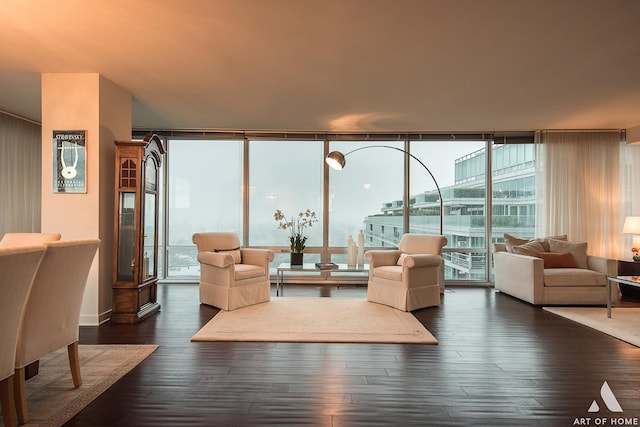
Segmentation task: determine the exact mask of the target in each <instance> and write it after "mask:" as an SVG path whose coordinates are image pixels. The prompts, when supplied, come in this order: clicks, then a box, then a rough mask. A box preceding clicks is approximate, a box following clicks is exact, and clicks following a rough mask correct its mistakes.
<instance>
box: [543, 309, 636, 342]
mask: <svg viewBox="0 0 640 427" xmlns="http://www.w3.org/2000/svg"><path fill="white" fill-rule="evenodd" d="M544 309H545V310H547V311H548V312H550V313H554V314H557V315H558V316H562V317H565V318H567V319H569V320H573V321H574V322H578V323H581V324H583V325H585V326H589V327H590V328H593V329H596V330H598V331H600V332H604V333H605V334H607V335H611V336H612V337H615V338H618V339H619V340H622V341H625V342H628V343H629V344H633V345H635V346H636V347H640V308H631V307H628V308H625V307H620V308H613V309H612V310H611V318H610V319H609V318H607V309H606V308H605V307H544Z"/></svg>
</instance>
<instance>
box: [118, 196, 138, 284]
mask: <svg viewBox="0 0 640 427" xmlns="http://www.w3.org/2000/svg"><path fill="white" fill-rule="evenodd" d="M135 202H136V193H120V212H119V220H118V227H119V230H118V257H117V259H118V278H117V280H118V281H119V282H131V281H133V271H134V267H135V253H136V226H135V217H136V214H135Z"/></svg>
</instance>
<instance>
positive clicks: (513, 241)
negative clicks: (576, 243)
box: [504, 233, 567, 252]
mask: <svg viewBox="0 0 640 427" xmlns="http://www.w3.org/2000/svg"><path fill="white" fill-rule="evenodd" d="M551 239H554V240H567V235H566V234H559V235H557V236H545V237H543V238H540V239H526V238H524V237H517V236H513V235H511V234H508V233H504V244H505V247H506V248H507V252H513V247H514V246H520V245H524V244H526V243H529V242H532V241H534V240H537V241H538V242H541V243H542V246H543V247H544V252H549V242H548V241H549V240H551Z"/></svg>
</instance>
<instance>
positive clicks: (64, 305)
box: [14, 239, 100, 424]
mask: <svg viewBox="0 0 640 427" xmlns="http://www.w3.org/2000/svg"><path fill="white" fill-rule="evenodd" d="M99 244H100V240H99V239H76V240H60V241H54V242H50V243H47V244H46V245H45V246H46V250H45V252H44V256H43V258H42V262H41V263H40V266H39V267H38V270H37V272H36V275H35V278H34V281H33V286H32V288H31V292H30V294H29V298H28V299H27V302H26V305H25V309H24V314H23V316H22V325H21V328H20V331H19V334H18V344H17V346H16V362H15V374H14V380H15V403H16V410H17V416H18V421H19V422H20V423H21V424H24V423H26V422H27V421H28V420H29V417H28V411H27V397H26V384H25V375H24V371H25V367H26V366H28V365H29V364H31V363H33V362H35V361H36V360H39V359H41V358H42V357H43V356H46V355H47V354H49V353H51V352H52V351H55V350H58V349H59V348H61V347H64V346H66V347H67V351H68V354H69V365H70V368H71V376H72V379H73V384H74V386H75V387H76V388H77V387H80V385H82V377H81V375H80V362H79V358H78V335H79V323H80V308H81V305H82V296H83V294H84V289H85V286H86V283H87V278H88V276H89V271H90V269H91V265H92V264H93V260H94V258H95V254H96V252H97V250H98V246H99Z"/></svg>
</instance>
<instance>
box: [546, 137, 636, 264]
mask: <svg viewBox="0 0 640 427" xmlns="http://www.w3.org/2000/svg"><path fill="white" fill-rule="evenodd" d="M622 136H623V135H622V133H621V132H620V131H540V132H537V133H536V163H537V165H536V170H537V172H536V193H537V195H538V197H537V199H538V203H537V207H536V228H537V230H538V234H539V235H553V234H567V235H568V236H569V239H570V240H573V241H581V242H588V245H589V246H588V248H589V249H588V252H589V254H591V255H600V256H607V257H613V258H615V257H618V256H619V249H620V239H621V238H622V222H621V218H622V219H623V218H624V215H622V214H621V206H622V205H621V197H622V194H621V179H620V170H621V167H620V163H621V151H622V147H623V141H622V139H623V138H622Z"/></svg>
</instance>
